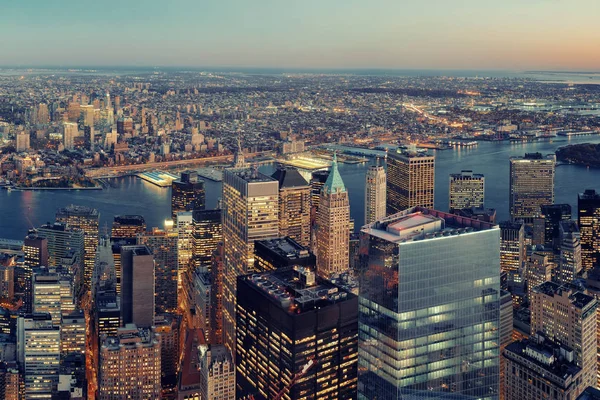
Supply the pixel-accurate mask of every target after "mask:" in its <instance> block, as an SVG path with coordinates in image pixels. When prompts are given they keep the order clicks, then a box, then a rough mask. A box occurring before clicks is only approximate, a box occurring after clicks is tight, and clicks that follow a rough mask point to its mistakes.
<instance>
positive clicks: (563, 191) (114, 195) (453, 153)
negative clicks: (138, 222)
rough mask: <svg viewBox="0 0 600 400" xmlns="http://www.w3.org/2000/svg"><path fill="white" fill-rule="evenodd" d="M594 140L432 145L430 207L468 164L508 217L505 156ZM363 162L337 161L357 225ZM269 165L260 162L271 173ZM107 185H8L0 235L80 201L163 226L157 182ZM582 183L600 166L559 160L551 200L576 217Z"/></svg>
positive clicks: (212, 194) (211, 190) (211, 201)
mask: <svg viewBox="0 0 600 400" xmlns="http://www.w3.org/2000/svg"><path fill="white" fill-rule="evenodd" d="M585 142H591V143H600V136H584V137H578V138H571V139H567V138H560V137H559V138H557V139H554V140H552V141H540V142H532V143H508V142H499V143H492V142H480V143H479V146H477V147H474V148H468V149H467V148H464V149H455V150H441V151H436V152H435V155H436V184H435V207H436V208H437V209H440V210H447V208H448V185H449V178H448V175H449V174H451V173H456V172H460V170H461V169H471V170H473V171H474V172H475V173H481V174H484V175H485V180H486V182H485V185H486V186H485V190H486V193H485V203H486V207H491V208H496V210H497V213H498V214H497V217H498V221H502V220H505V219H507V218H508V187H509V176H508V175H509V162H508V159H509V157H511V156H520V155H523V154H524V153H526V152H536V151H539V152H541V153H543V154H547V153H552V152H554V151H555V150H556V149H557V148H558V147H561V146H565V145H567V144H569V143H585ZM367 165H368V164H362V165H347V164H340V173H341V175H342V178H343V179H344V182H345V184H346V187H347V188H348V191H349V193H350V208H351V215H352V217H353V218H354V219H355V226H356V229H358V228H359V227H360V226H361V225H362V223H363V221H364V180H365V172H366V169H367ZM274 168H275V166H274V165H265V166H262V167H261V168H260V170H261V171H262V172H264V173H272V171H273V170H274ZM114 183H115V185H113V186H114V187H112V188H108V189H104V190H94V191H23V192H18V191H13V192H8V191H6V190H0V238H8V239H17V240H22V239H23V237H24V236H25V235H26V233H27V230H28V229H30V228H31V226H40V225H41V224H43V223H45V222H49V221H53V220H54V214H55V212H56V209H57V208H59V207H64V206H66V205H68V204H80V205H86V206H90V207H94V208H97V209H98V210H99V211H100V218H101V223H100V227H101V230H102V229H105V228H106V229H110V226H111V224H112V218H113V216H114V215H116V214H140V215H143V216H144V218H145V219H146V223H147V225H148V227H149V228H150V227H153V226H158V227H163V225H164V220H165V219H166V218H168V217H169V215H170V194H171V192H170V189H168V188H159V187H157V186H155V185H153V184H151V183H148V182H146V181H143V180H141V179H138V178H136V177H133V176H129V177H124V178H117V179H115V180H114ZM586 188H593V189H598V190H600V170H599V169H588V168H586V167H581V166H575V165H561V166H559V167H557V170H556V182H555V202H556V203H569V204H571V206H572V207H573V216H574V217H576V209H577V193H578V192H582V191H583V190H584V189H586ZM206 193H207V195H206V204H207V207H208V208H214V207H215V206H216V203H217V199H218V198H219V197H220V193H221V184H220V183H217V182H212V181H208V180H207V181H206Z"/></svg>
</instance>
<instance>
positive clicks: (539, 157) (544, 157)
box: [510, 153, 556, 162]
mask: <svg viewBox="0 0 600 400" xmlns="http://www.w3.org/2000/svg"><path fill="white" fill-rule="evenodd" d="M531 160H540V161H542V160H543V161H556V156H555V155H554V154H546V155H543V154H542V153H525V155H524V156H522V157H520V156H514V157H510V161H511V162H513V161H531Z"/></svg>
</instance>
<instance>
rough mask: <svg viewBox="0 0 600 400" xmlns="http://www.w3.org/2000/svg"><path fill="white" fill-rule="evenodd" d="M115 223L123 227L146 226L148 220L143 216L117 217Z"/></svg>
mask: <svg viewBox="0 0 600 400" xmlns="http://www.w3.org/2000/svg"><path fill="white" fill-rule="evenodd" d="M114 222H116V223H119V224H122V225H138V226H141V225H144V224H145V223H146V220H145V219H144V217H143V216H141V215H115V219H114Z"/></svg>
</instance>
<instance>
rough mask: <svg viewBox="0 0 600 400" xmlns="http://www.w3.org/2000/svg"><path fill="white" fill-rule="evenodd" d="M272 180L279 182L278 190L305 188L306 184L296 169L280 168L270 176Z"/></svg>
mask: <svg viewBox="0 0 600 400" xmlns="http://www.w3.org/2000/svg"><path fill="white" fill-rule="evenodd" d="M271 177H272V178H273V179H275V180H276V181H278V182H279V189H288V188H296V187H307V186H308V182H306V179H304V178H303V177H302V175H300V172H298V170H297V169H296V168H291V167H280V168H277V170H276V171H275V172H274V173H273V175H271Z"/></svg>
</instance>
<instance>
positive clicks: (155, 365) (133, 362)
mask: <svg viewBox="0 0 600 400" xmlns="http://www.w3.org/2000/svg"><path fill="white" fill-rule="evenodd" d="M160 377H161V353H160V339H159V335H158V334H156V333H155V332H154V330H153V329H138V328H137V327H136V326H135V325H133V324H129V325H127V326H126V327H124V328H120V329H119V330H118V331H117V335H115V336H108V337H106V338H104V340H103V341H102V346H101V348H100V364H99V368H98V393H97V395H98V396H97V398H98V399H99V400H113V399H133V400H145V399H160V398H161V386H160Z"/></svg>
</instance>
